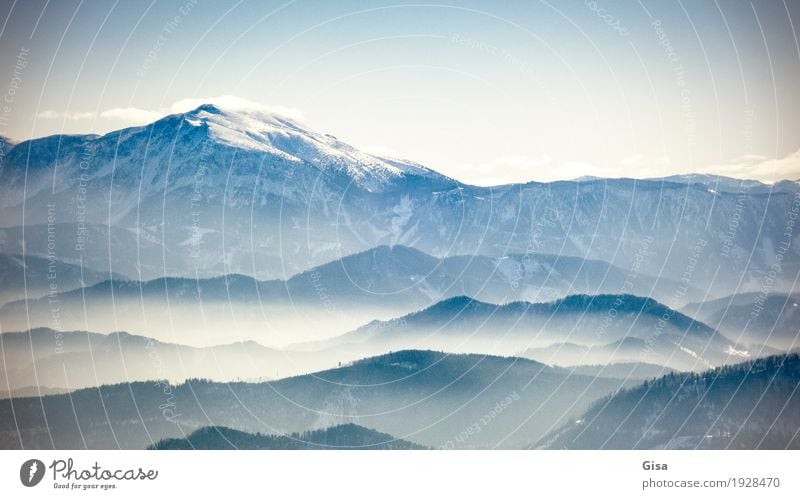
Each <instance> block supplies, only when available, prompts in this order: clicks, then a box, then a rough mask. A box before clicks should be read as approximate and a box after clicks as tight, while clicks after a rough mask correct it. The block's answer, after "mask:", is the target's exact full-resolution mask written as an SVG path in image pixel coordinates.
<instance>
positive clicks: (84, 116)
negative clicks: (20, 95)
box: [36, 109, 95, 121]
mask: <svg viewBox="0 0 800 499" xmlns="http://www.w3.org/2000/svg"><path fill="white" fill-rule="evenodd" d="M36 117H37V118H39V119H42V120H57V119H65V120H69V121H79V120H88V119H92V118H94V117H95V114H94V113H91V112H85V113H59V112H58V111H54V110H52V109H48V110H46V111H42V112H41V113H39V114H37V115H36Z"/></svg>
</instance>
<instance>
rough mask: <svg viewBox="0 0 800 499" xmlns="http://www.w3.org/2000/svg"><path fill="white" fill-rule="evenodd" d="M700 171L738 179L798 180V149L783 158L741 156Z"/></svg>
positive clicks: (799, 156) (799, 154)
mask: <svg viewBox="0 0 800 499" xmlns="http://www.w3.org/2000/svg"><path fill="white" fill-rule="evenodd" d="M701 173H711V174H714V175H724V176H726V177H733V178H740V179H755V180H760V181H762V182H766V183H773V182H777V181H779V180H800V150H797V151H795V152H793V153H791V154H789V155H788V156H786V157H784V158H766V157H764V156H755V155H748V156H742V157H741V158H738V159H736V160H734V161H731V162H730V163H726V164H721V165H713V166H710V167H708V168H706V169H703V171H702V172H701Z"/></svg>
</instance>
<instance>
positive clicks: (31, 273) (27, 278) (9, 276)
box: [0, 254, 128, 304]
mask: <svg viewBox="0 0 800 499" xmlns="http://www.w3.org/2000/svg"><path fill="white" fill-rule="evenodd" d="M110 278H111V275H110V274H109V273H108V272H98V271H95V270H92V269H90V268H88V267H83V268H81V267H80V266H79V265H72V264H69V263H65V262H62V261H60V260H57V259H47V258H40V257H37V256H33V255H25V256H23V255H4V254H0V283H2V284H3V285H2V287H0V304H3V303H7V302H10V301H14V300H24V299H35V298H40V297H42V296H45V295H48V294H57V293H61V292H64V291H71V290H73V289H77V288H82V287H84V286H92V285H94V284H97V283H98V282H101V281H106V280H108V279H110ZM114 278H115V279H128V278H127V277H125V276H124V275H122V274H115V275H114Z"/></svg>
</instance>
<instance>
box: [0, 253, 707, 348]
mask: <svg viewBox="0 0 800 499" xmlns="http://www.w3.org/2000/svg"><path fill="white" fill-rule="evenodd" d="M626 274H627V273H626V271H624V270H623V269H620V268H617V267H614V266H613V265H609V264H607V263H604V262H600V261H594V260H583V259H580V258H576V257H567V256H555V255H544V254H529V255H508V256H506V257H502V258H495V257H486V256H480V255H478V256H452V257H446V258H436V257H433V256H431V255H428V254H426V253H423V252H421V251H419V250H416V249H413V248H410V247H406V246H402V245H398V246H392V247H389V246H379V247H377V248H373V249H370V250H368V251H365V252H362V253H357V254H355V255H350V256H347V257H344V258H341V259H339V260H335V261H333V262H328V263H326V264H323V265H321V266H318V267H314V268H312V269H310V270H308V271H305V272H302V273H299V274H297V275H295V276H292V277H291V278H289V279H287V280H270V281H258V280H255V279H253V278H252V277H249V276H243V275H225V276H222V277H216V278H204V279H189V278H160V279H155V280H152V281H146V282H139V281H127V280H120V279H115V280H113V281H103V282H100V283H97V284H94V285H92V286H88V287H85V288H81V289H77V290H73V291H67V292H62V293H55V294H52V295H50V296H47V297H45V298H42V299H38V300H35V299H34V300H27V301H20V302H16V303H9V304H6V305H5V306H3V307H2V308H1V309H0V324H2V326H3V328H4V329H5V330H7V331H9V330H24V329H28V328H30V327H48V326H52V325H53V307H54V303H55V304H57V306H58V308H59V313H58V323H59V328H61V329H89V330H92V331H100V332H111V331H118V330H126V331H147V333H148V335H149V336H152V337H155V338H158V339H162V340H164V341H179V342H181V343H185V344H190V345H198V346H203V345H209V344H216V343H224V342H226V341H231V340H233V339H253V340H257V341H260V342H262V343H265V344H270V345H281V344H284V345H285V344H288V343H296V342H302V341H307V340H320V339H323V338H324V337H326V336H327V337H330V336H335V335H337V334H341V333H344V332H347V331H350V330H352V329H355V328H357V327H359V326H361V325H363V324H364V323H367V322H369V321H371V320H373V319H390V318H393V317H397V316H399V315H404V314H407V313H409V312H412V311H417V310H420V309H422V308H425V307H428V306H431V305H433V304H435V303H437V302H438V301H440V300H442V299H447V298H451V297H454V296H459V295H469V296H471V297H474V298H476V299H482V300H486V301H489V302H493V303H506V302H510V301H519V300H527V301H547V300H553V299H556V298H562V297H565V296H567V295H571V294H576V293H584V294H600V293H613V292H615V291H616V290H619V289H625V288H626V286H625V282H626V279H627V276H626ZM678 287H679V283H677V282H675V281H672V280H670V279H665V278H662V279H655V278H652V277H650V276H645V275H640V276H639V278H638V279H637V280H636V284H635V285H633V286H630V287H629V288H630V291H631V292H639V293H642V294H644V295H647V296H654V297H663V298H664V299H665V300H666V299H669V298H670V297H671V296H672V294H673V293H674V290H675V289H678ZM686 295H687V297H693V298H698V297H700V296H702V292H700V291H699V290H695V289H693V288H691V287H689V288H686ZM165 304H167V306H166V307H165Z"/></svg>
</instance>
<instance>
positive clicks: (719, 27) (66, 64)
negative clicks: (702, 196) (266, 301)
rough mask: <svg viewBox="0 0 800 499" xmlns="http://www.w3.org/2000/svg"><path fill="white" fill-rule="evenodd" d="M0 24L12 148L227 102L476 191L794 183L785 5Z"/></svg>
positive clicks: (450, 7)
mask: <svg viewBox="0 0 800 499" xmlns="http://www.w3.org/2000/svg"><path fill="white" fill-rule="evenodd" d="M790 16H791V17H790ZM0 20H5V23H4V25H3V28H2V33H0V43H2V51H1V52H0V85H1V86H0V91H4V95H6V96H8V93H9V92H7V91H6V90H7V89H8V90H13V95H11V96H10V97H11V102H10V103H9V102H6V108H5V109H3V116H2V117H1V118H0V134H3V135H7V136H11V137H13V138H15V139H25V138H30V137H39V136H43V135H49V134H54V133H85V132H106V131H109V130H112V129H116V128H120V127H123V126H127V125H131V124H135V123H139V122H142V121H145V120H147V119H150V118H151V117H152V116H156V115H158V114H159V113H163V112H166V111H167V110H169V109H170V108H171V106H172V105H173V104H174V103H175V102H177V101H180V100H182V99H186V98H198V97H215V96H220V95H235V96H238V97H241V98H244V99H248V100H251V101H254V102H258V103H261V104H266V105H270V106H283V107H286V108H292V109H296V110H299V111H301V112H302V114H303V116H304V121H305V123H306V124H308V125H309V126H310V127H312V128H315V129H317V130H320V131H323V132H327V133H332V134H334V135H336V136H337V137H339V138H341V139H343V140H345V141H347V142H350V143H351V144H353V145H355V146H358V147H361V148H365V149H367V150H371V151H378V152H384V153H389V154H393V155H397V156H402V157H407V158H410V159H413V160H416V161H419V162H421V163H424V164H426V165H428V166H430V167H432V168H435V169H437V170H439V171H442V172H444V173H447V174H450V175H453V176H455V177H457V178H459V179H462V180H466V181H469V182H474V183H481V184H496V183H503V182H511V181H527V180H549V179H553V178H573V177H576V176H580V175H600V176H621V175H626V176H634V177H652V176H659V175H667V174H671V173H685V172H689V171H700V172H702V171H708V172H717V173H727V174H731V175H734V176H744V177H754V178H761V179H765V180H775V179H776V178H800V155H797V154H795V153H796V152H797V151H798V149H800V134H798V132H800V123H799V122H798V121H799V120H800V92H798V90H797V88H798V87H800V85H799V84H800V48H798V43H797V39H796V35H795V33H794V31H793V26H792V23H793V24H794V27H795V29H800V5H798V2H788V1H787V2H786V3H784V2H783V0H760V1H755V2H752V4H751V2H747V1H736V0H734V1H719V2H718V3H716V2H714V1H707V0H698V1H684V2H666V1H652V0H651V1H643V2H641V3H638V2H619V1H609V0H597V1H595V2H591V1H584V0H573V1H570V2H543V1H519V2H502V3H501V2H488V1H484V2H443V3H442V4H436V5H434V4H426V5H422V4H411V3H405V2H397V1H394V2H388V1H387V2H380V1H345V2H323V1H313V2H312V1H302V0H298V1H296V2H221V1H215V2H211V1H208V0H198V1H197V2H194V1H192V0H178V1H169V2H166V1H164V2H162V1H157V2H154V3H150V2H144V1H142V2H118V3H117V2H112V1H95V0H91V1H83V2H81V1H77V0H76V1H68V0H67V1H51V2H49V3H47V4H46V6H45V2H44V1H24V2H23V1H19V2H16V3H14V2H5V3H4V4H3V6H2V8H1V10H0ZM170 20H177V21H176V22H174V23H173V24H172V25H169V24H168V23H169V22H170ZM23 49H24V50H27V52H24V51H23ZM21 51H22V52H21ZM21 55H22V58H23V59H24V63H25V64H26V67H24V68H20V64H19V60H20V56H21ZM127 108H136V109H137V110H139V111H136V110H130V109H127ZM122 109H125V111H121V110H122ZM771 159H772V160H773V161H770V160H771ZM774 159H778V160H780V161H774Z"/></svg>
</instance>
